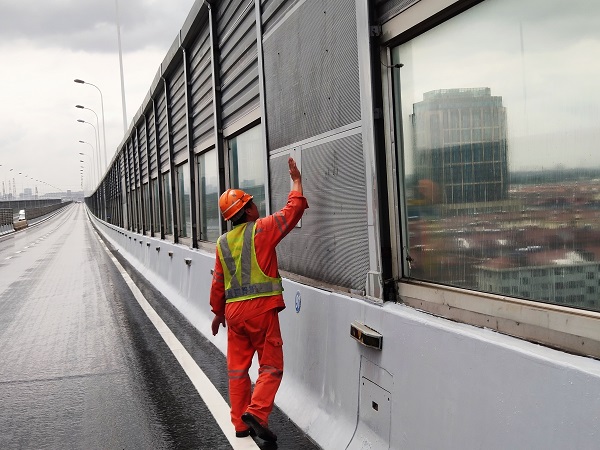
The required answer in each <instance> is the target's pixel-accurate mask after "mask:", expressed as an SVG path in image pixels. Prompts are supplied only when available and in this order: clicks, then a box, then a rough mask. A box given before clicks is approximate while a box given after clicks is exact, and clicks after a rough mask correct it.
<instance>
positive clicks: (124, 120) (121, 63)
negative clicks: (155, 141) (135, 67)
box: [115, 0, 127, 134]
mask: <svg viewBox="0 0 600 450" xmlns="http://www.w3.org/2000/svg"><path fill="white" fill-rule="evenodd" d="M115 10H116V18H117V42H118V44H119V67H120V69H121V102H122V104H123V133H125V134H127V110H126V109H127V108H126V107H125V76H124V75H123V52H122V50H121V25H120V23H119V0H115Z"/></svg>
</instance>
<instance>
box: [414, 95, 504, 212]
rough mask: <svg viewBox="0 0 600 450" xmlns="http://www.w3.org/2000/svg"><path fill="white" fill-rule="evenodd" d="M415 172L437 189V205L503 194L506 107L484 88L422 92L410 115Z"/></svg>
mask: <svg viewBox="0 0 600 450" xmlns="http://www.w3.org/2000/svg"><path fill="white" fill-rule="evenodd" d="M411 121H412V126H413V139H414V141H413V146H414V154H415V173H416V175H417V177H418V179H419V180H431V181H432V182H433V183H435V184H436V185H437V186H439V188H440V189H441V192H440V193H441V197H440V199H439V201H440V202H441V203H442V204H457V203H472V202H489V201H498V200H504V199H506V198H507V196H508V194H507V193H508V162H507V132H506V109H505V108H504V107H503V106H502V97H499V96H492V95H491V90H490V88H470V89H440V90H436V91H431V92H426V93H425V94H423V101H422V102H419V103H415V104H414V105H413V114H412V115H411Z"/></svg>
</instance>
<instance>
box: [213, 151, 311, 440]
mask: <svg viewBox="0 0 600 450" xmlns="http://www.w3.org/2000/svg"><path fill="white" fill-rule="evenodd" d="M288 166H289V171H290V177H291V178H292V181H293V185H292V189H291V191H290V193H289V195H288V200H287V204H286V205H285V206H284V207H283V208H282V209H281V210H280V211H278V212H276V213H275V214H273V215H270V216H268V217H265V218H259V212H258V208H257V207H256V205H255V204H254V202H253V201H252V196H251V195H249V194H247V193H245V192H244V191H242V190H241V189H228V190H227V191H225V192H224V193H223V194H222V195H221V197H220V198H219V208H220V210H221V213H222V215H223V218H224V219H225V220H231V221H232V224H233V229H232V230H231V231H229V232H227V233H225V234H224V235H222V236H221V237H220V238H219V239H218V240H217V257H216V261H215V270H214V274H213V280H212V286H211V291H210V305H211V308H212V312H213V313H214V314H215V317H214V319H213V321H212V333H213V336H214V335H216V334H217V333H218V332H219V325H223V326H225V323H226V322H227V324H228V325H229V327H228V331H227V370H228V374H229V400H230V402H231V421H232V422H233V425H234V427H235V431H236V436H237V437H240V438H241V437H246V436H250V435H252V436H254V435H256V436H258V437H259V438H261V439H263V440H265V441H268V442H275V441H276V440H277V436H276V435H275V433H273V432H272V431H271V430H270V429H269V427H268V421H269V414H270V413H271V410H272V409H273V403H274V401H275V394H276V393H277V390H278V389H279V385H280V383H281V377H282V376H283V349H282V344H283V342H282V339H281V331H280V329H279V316H278V314H279V311H281V310H283V309H284V308H285V303H284V301H283V295H282V292H283V287H282V285H281V278H280V276H279V270H278V267H277V254H276V252H275V247H276V246H277V244H278V243H279V242H280V241H281V240H282V239H283V238H284V237H285V236H286V235H287V234H288V233H289V232H290V231H291V230H292V229H293V228H294V227H295V226H296V224H297V223H298V221H299V220H300V218H301V217H302V214H303V213H304V210H305V209H306V208H308V203H307V202H306V199H305V198H304V196H303V192H302V177H301V174H300V171H299V170H298V168H297V167H296V162H295V161H294V159H293V158H291V157H290V158H289V160H288ZM254 352H258V362H259V369H258V379H257V381H256V385H255V386H254V392H252V391H251V383H250V377H249V376H248V369H249V368H250V366H251V364H252V357H253V356H254Z"/></svg>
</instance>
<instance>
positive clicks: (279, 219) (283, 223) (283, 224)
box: [273, 213, 288, 234]
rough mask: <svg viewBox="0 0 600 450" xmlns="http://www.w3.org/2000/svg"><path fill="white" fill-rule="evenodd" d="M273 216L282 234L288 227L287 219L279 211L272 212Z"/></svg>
mask: <svg viewBox="0 0 600 450" xmlns="http://www.w3.org/2000/svg"><path fill="white" fill-rule="evenodd" d="M273 217H274V218H275V223H276V224H277V228H279V231H280V232H281V234H284V233H285V231H286V230H287V229H288V223H287V220H285V216H284V215H283V214H281V213H275V214H273Z"/></svg>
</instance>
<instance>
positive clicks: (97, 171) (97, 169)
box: [79, 141, 100, 184]
mask: <svg viewBox="0 0 600 450" xmlns="http://www.w3.org/2000/svg"><path fill="white" fill-rule="evenodd" d="M79 143H80V144H87V145H89V146H90V147H92V157H91V158H90V159H91V161H92V165H93V164H94V157H93V155H94V153H93V152H94V151H95V150H94V146H93V145H92V144H90V143H89V142H86V141H79ZM99 169H100V168H99V167H96V173H97V176H98V182H100V170H99ZM92 184H94V183H92Z"/></svg>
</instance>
